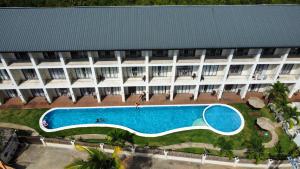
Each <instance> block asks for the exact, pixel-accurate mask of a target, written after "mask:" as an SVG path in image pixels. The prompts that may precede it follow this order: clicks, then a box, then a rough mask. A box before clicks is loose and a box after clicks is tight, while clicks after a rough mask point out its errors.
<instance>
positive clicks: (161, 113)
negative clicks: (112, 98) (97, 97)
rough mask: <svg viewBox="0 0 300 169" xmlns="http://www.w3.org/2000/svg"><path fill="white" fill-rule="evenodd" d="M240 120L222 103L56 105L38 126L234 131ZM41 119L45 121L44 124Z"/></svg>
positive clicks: (137, 131)
mask: <svg viewBox="0 0 300 169" xmlns="http://www.w3.org/2000/svg"><path fill="white" fill-rule="evenodd" d="M205 110H207V111H206V113H204V112H205ZM97 119H98V120H97ZM242 120H243V119H241V117H240V116H239V115H238V112H236V111H234V110H233V109H231V108H230V107H229V106H226V107H224V106H221V105H213V106H209V105H181V106H140V107H138V108H136V107H97V108H56V109H51V110H49V111H48V112H46V113H45V114H44V116H42V117H41V119H40V126H41V128H42V129H43V130H45V131H48V132H52V131H58V130H62V129H66V128H74V127H93V126H94V127H96V126H99V127H116V128H122V129H125V130H128V131H130V132H133V133H135V134H137V135H142V136H147V135H149V136H151V135H153V136H154V135H156V136H158V135H159V134H161V135H164V134H162V133H165V134H168V132H170V131H173V130H178V131H183V130H180V129H186V130H187V129H212V130H213V131H214V130H216V132H218V131H220V132H233V131H235V130H237V129H239V128H240V126H241V121H242ZM43 121H46V122H47V124H48V125H47V126H46V127H44V126H43V125H42V122H43ZM207 123H209V124H207ZM110 125H112V126H110Z"/></svg>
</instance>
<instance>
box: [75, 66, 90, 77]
mask: <svg viewBox="0 0 300 169" xmlns="http://www.w3.org/2000/svg"><path fill="white" fill-rule="evenodd" d="M75 74H76V77H77V78H78V79H89V78H92V71H91V69H89V68H76V69H75Z"/></svg>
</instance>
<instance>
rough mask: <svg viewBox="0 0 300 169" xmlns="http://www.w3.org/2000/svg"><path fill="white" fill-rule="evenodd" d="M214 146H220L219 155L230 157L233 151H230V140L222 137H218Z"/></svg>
mask: <svg viewBox="0 0 300 169" xmlns="http://www.w3.org/2000/svg"><path fill="white" fill-rule="evenodd" d="M214 146H218V147H219V148H220V155H221V156H226V157H228V158H229V159H232V157H233V151H232V142H231V141H226V140H225V139H224V138H223V137H220V138H219V139H218V140H217V142H216V143H215V144H214Z"/></svg>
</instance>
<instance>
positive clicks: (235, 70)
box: [229, 65, 244, 75]
mask: <svg viewBox="0 0 300 169" xmlns="http://www.w3.org/2000/svg"><path fill="white" fill-rule="evenodd" d="M243 68H244V65H231V66H230V69H229V75H240V74H242V71H243Z"/></svg>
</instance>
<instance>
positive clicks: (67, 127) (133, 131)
mask: <svg viewBox="0 0 300 169" xmlns="http://www.w3.org/2000/svg"><path fill="white" fill-rule="evenodd" d="M214 105H221V106H226V107H228V108H231V109H233V110H234V111H235V112H236V113H238V114H239V116H240V118H241V126H240V128H239V129H237V130H235V131H233V132H222V131H218V130H216V129H214V128H213V127H211V126H210V125H208V123H207V122H206V120H205V118H204V117H203V119H204V121H205V123H206V126H205V125H203V126H190V127H182V128H177V129H173V130H168V131H165V132H161V133H155V134H145V133H141V132H138V131H135V130H133V129H130V128H128V127H125V126H121V125H115V124H77V125H70V126H65V127H59V128H55V129H48V128H46V127H44V125H43V119H44V117H45V116H46V115H47V114H48V113H50V112H51V111H54V110H59V109H98V108H124V107H136V106H101V107H59V108H52V109H49V110H48V111H46V112H45V113H44V114H43V115H42V116H41V118H40V120H39V125H40V128H41V129H42V130H43V131H45V132H56V131H61V130H66V129H73V128H85V127H110V128H118V129H122V130H126V131H128V132H130V133H132V134H135V135H138V136H141V137H159V136H164V135H167V134H171V133H176V132H180V131H187V130H196V129H207V130H211V131H213V132H215V133H218V134H222V135H234V134H237V133H239V132H240V131H242V129H243V128H244V123H245V121H244V117H243V116H242V114H241V113H240V112H239V111H238V110H236V109H235V108H234V107H232V106H229V105H226V104H180V105H141V106H139V107H181V106H207V107H206V108H205V109H204V110H203V115H204V114H205V111H206V109H207V108H209V107H211V106H214Z"/></svg>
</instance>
